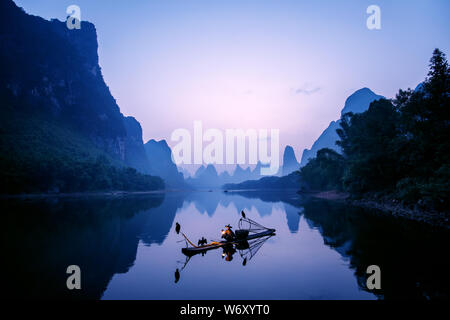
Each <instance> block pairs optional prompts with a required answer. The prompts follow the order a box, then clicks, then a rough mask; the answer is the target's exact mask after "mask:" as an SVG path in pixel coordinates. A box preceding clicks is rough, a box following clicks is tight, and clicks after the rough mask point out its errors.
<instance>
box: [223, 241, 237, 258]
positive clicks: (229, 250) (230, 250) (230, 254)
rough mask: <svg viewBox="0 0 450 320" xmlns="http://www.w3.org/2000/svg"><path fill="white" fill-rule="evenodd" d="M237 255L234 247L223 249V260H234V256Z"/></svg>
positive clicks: (227, 246)
mask: <svg viewBox="0 0 450 320" xmlns="http://www.w3.org/2000/svg"><path fill="white" fill-rule="evenodd" d="M235 253H236V249H235V248H234V246H233V245H226V246H224V247H223V253H222V259H223V258H224V257H225V260H226V261H231V260H233V254H235Z"/></svg>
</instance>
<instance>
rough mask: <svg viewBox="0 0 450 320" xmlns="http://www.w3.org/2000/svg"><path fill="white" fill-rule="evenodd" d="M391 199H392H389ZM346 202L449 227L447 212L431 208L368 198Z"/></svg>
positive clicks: (395, 215)
mask: <svg viewBox="0 0 450 320" xmlns="http://www.w3.org/2000/svg"><path fill="white" fill-rule="evenodd" d="M391 201H392V200H391ZM346 202H348V203H349V204H351V205H353V206H357V207H361V208H367V209H376V210H378V211H380V212H382V213H383V214H385V215H389V216H393V217H400V218H404V219H408V220H412V221H416V222H421V223H426V224H429V225H431V226H433V227H441V228H445V229H450V223H449V218H450V215H449V213H446V212H438V211H432V210H423V209H419V208H417V207H416V208H409V207H406V206H404V205H402V204H400V203H398V202H388V201H374V200H370V199H360V200H350V199H347V200H346Z"/></svg>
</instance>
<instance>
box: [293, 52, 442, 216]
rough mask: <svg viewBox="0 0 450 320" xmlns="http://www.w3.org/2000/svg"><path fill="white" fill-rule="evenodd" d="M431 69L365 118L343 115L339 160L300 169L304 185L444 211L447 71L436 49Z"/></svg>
mask: <svg viewBox="0 0 450 320" xmlns="http://www.w3.org/2000/svg"><path fill="white" fill-rule="evenodd" d="M429 67H430V70H429V73H428V77H427V78H426V80H425V81H424V83H422V84H421V85H419V87H418V88H417V89H416V90H411V89H408V90H400V91H399V92H398V94H397V95H396V98H395V99H393V100H385V99H380V100H377V101H374V102H372V103H371V105H370V107H369V109H368V110H367V111H365V112H363V113H360V114H352V113H348V114H345V115H343V116H342V118H341V128H340V129H338V130H337V134H338V135H339V138H340V140H339V141H337V142H336V143H337V145H339V146H340V147H341V150H342V156H343V159H342V161H341V162H329V163H327V162H324V161H323V159H322V160H321V159H320V157H319V156H318V157H317V158H315V159H312V160H311V161H310V163H308V165H307V166H305V167H304V168H302V169H301V176H302V179H303V181H304V182H306V183H307V184H309V185H310V186H311V187H313V186H321V187H322V188H323V189H327V188H328V189H329V188H333V186H334V189H339V188H341V189H342V190H345V191H348V192H350V193H351V194H353V195H362V194H367V193H372V194H378V195H380V196H388V197H392V198H397V199H400V200H402V201H404V202H406V203H417V202H418V203H426V204H429V205H430V206H433V207H435V208H437V209H445V208H448V205H449V203H448V202H449V199H450V116H449V114H450V109H449V108H450V70H449V65H448V62H447V60H446V57H445V54H444V53H443V52H441V51H440V50H439V49H435V50H434V52H433V56H432V58H431V60H430V65H429ZM327 152H328V151H327ZM337 163H339V164H340V165H341V167H337ZM330 172H331V173H330ZM339 173H341V175H340V177H338V178H337V177H336V175H337V174H339ZM324 177H325V178H326V177H328V178H326V179H325V180H324Z"/></svg>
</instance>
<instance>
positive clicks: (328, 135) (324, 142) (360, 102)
mask: <svg viewBox="0 0 450 320" xmlns="http://www.w3.org/2000/svg"><path fill="white" fill-rule="evenodd" d="M382 98H384V97H383V96H380V95H377V94H375V93H374V92H373V91H372V90H370V89H369V88H362V89H360V90H357V91H356V92H354V93H353V94H352V95H351V96H349V97H348V98H347V100H346V101H345V105H344V108H343V109H342V111H341V115H343V114H345V113H348V112H353V113H361V112H364V111H366V110H367V109H368V108H369V105H370V103H371V102H372V101H374V100H378V99H382ZM339 122H340V120H337V121H331V123H330V125H329V126H328V128H326V129H325V130H324V131H323V132H322V134H321V135H320V137H319V138H318V139H317V140H316V141H315V142H314V144H313V145H312V147H311V149H305V150H304V151H303V154H302V159H301V161H300V166H301V167H303V166H304V165H306V164H307V163H308V161H309V159H311V158H314V157H315V156H316V153H317V151H318V150H320V149H323V148H330V149H333V150H335V151H337V152H340V150H339V148H338V146H336V141H337V140H338V139H339V137H338V135H337V133H336V129H338V128H339Z"/></svg>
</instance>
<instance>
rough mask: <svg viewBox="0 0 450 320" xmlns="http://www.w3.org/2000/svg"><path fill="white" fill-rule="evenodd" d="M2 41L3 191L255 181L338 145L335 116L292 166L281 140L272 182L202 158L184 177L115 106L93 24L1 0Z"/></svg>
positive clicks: (362, 96)
mask: <svg viewBox="0 0 450 320" xmlns="http://www.w3.org/2000/svg"><path fill="white" fill-rule="evenodd" d="M0 43H1V50H0V99H1V101H2V105H1V117H0V118H1V119H2V120H1V121H2V132H1V133H2V134H1V141H0V143H1V147H2V150H8V152H2V155H1V157H0V169H1V172H2V173H1V175H2V176H1V178H2V181H3V183H2V184H3V185H4V186H14V190H6V189H5V190H2V191H4V192H6V193H9V192H42V191H49V190H53V191H55V192H60V191H61V192H71V191H83V190H85V189H86V186H95V187H93V188H96V189H112V188H121V187H123V188H129V189H133V190H134V189H146V188H149V187H150V185H152V187H151V188H161V187H162V185H161V182H160V181H159V180H157V179H154V178H155V177H161V178H162V179H163V180H164V182H165V188H189V187H192V188H212V187H220V186H222V185H224V184H239V183H242V182H244V181H249V180H259V179H261V178H262V179H264V180H263V181H266V182H267V181H274V180H276V178H277V176H279V177H281V176H283V177H285V176H289V175H290V174H292V173H293V172H294V171H297V170H298V169H299V168H300V166H304V165H305V164H306V163H307V161H308V160H309V159H310V158H312V157H314V156H315V154H316V152H317V150H319V149H321V148H324V147H328V148H332V149H335V150H337V146H336V145H335V142H336V140H337V134H336V132H335V130H336V128H338V126H339V120H338V121H333V122H331V123H330V125H329V127H328V128H327V129H326V130H325V131H324V132H323V133H322V134H321V135H320V137H319V138H318V139H317V140H316V142H315V143H314V144H313V145H312V148H311V149H305V150H304V151H303V155H302V158H301V161H300V163H299V162H298V161H297V159H296V157H295V153H294V148H293V147H291V146H286V148H285V150H284V153H283V161H282V166H281V167H280V170H279V172H278V174H277V175H276V176H275V177H271V178H273V179H267V177H263V176H261V175H260V168H261V165H262V164H261V163H258V164H257V166H256V167H255V168H254V169H253V170H252V169H250V168H246V169H243V168H242V167H241V166H239V165H238V166H236V169H235V171H234V172H233V173H232V174H229V173H228V172H226V171H225V172H222V173H221V174H218V173H217V170H216V168H215V167H214V166H213V165H206V166H202V167H200V168H199V169H198V170H197V172H196V173H195V174H194V176H192V177H188V178H187V179H184V177H183V173H182V172H180V171H181V170H179V168H177V166H176V165H175V163H174V162H173V160H172V151H171V149H170V147H169V146H168V144H167V142H166V141H165V140H161V141H155V140H153V139H151V140H149V141H148V142H147V143H145V144H144V142H143V139H142V128H141V125H140V123H139V122H138V120H136V119H135V118H133V117H130V116H124V115H123V114H122V113H121V112H120V108H119V106H118V105H117V103H116V100H115V99H114V97H113V96H112V95H111V92H110V90H109V88H108V86H107V84H106V83H105V81H104V79H103V75H102V71H101V68H100V66H99V61H98V60H99V58H98V53H97V52H98V43H97V33H96V29H95V26H94V25H93V24H92V23H89V22H85V21H83V22H82V23H81V29H79V30H77V29H74V30H69V29H68V28H67V27H66V24H65V22H61V21H58V20H56V19H53V20H51V21H48V20H45V19H43V18H40V17H37V16H32V15H28V14H26V13H25V12H24V11H23V9H21V8H19V7H17V6H16V5H15V4H14V2H13V1H11V0H5V1H1V3H0ZM379 98H382V96H379V95H376V94H375V93H373V92H372V91H371V90H370V89H368V88H363V89H360V90H358V91H356V92H355V93H354V94H352V95H351V96H350V97H349V98H348V99H347V100H346V102H345V105H344V108H343V110H342V114H344V113H346V112H354V113H358V112H363V111H365V110H367V108H368V106H369V104H370V102H372V101H373V100H376V99H379ZM127 168H133V169H134V170H135V171H127V170H128V169H127ZM80 171H83V172H84V173H83V174H80ZM88 172H92V174H90V173H88ZM100 172H102V174H101V176H100V177H97V176H96V175H100ZM291 178H292V176H291ZM130 179H132V181H133V183H131V184H129V183H128V180H130ZM44 180H45V181H46V182H45V183H44V182H43V181H44ZM285 180H286V179H285ZM287 181H293V180H292V179H287ZM277 183H278V182H277Z"/></svg>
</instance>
